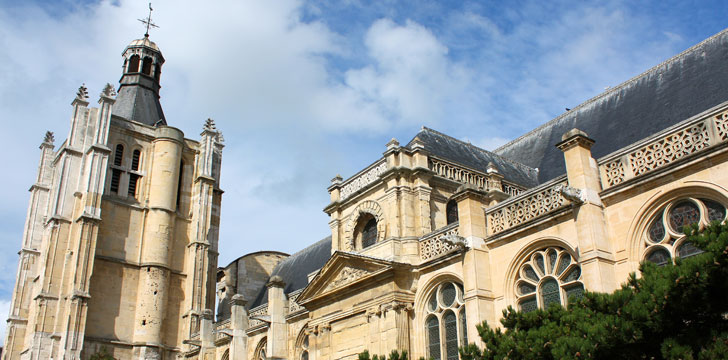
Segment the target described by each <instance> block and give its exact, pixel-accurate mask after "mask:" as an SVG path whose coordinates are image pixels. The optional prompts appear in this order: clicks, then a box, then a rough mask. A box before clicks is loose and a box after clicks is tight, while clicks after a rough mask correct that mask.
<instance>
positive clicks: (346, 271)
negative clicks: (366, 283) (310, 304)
mask: <svg viewBox="0 0 728 360" xmlns="http://www.w3.org/2000/svg"><path fill="white" fill-rule="evenodd" d="M395 264H396V263H395V262H393V261H388V260H383V259H377V258H373V257H369V256H364V255H359V254H354V253H349V252H341V251H337V252H335V253H334V255H332V256H331V258H330V259H329V261H327V262H326V264H324V266H323V267H322V268H321V270H320V271H319V272H318V274H316V276H315V277H314V278H313V279H312V280H311V282H310V283H309V284H308V286H306V287H305V288H304V289H303V291H302V292H301V295H300V296H299V297H298V299H296V301H297V302H298V303H305V302H307V301H309V300H312V299H315V298H319V297H321V296H323V295H326V294H329V293H333V292H338V291H340V290H342V289H347V288H351V286H352V285H354V284H357V283H359V282H361V281H363V280H365V279H369V278H371V277H374V276H376V275H378V274H381V273H383V272H387V271H389V270H391V269H392V268H393V266H394V265H395Z"/></svg>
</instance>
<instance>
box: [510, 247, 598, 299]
mask: <svg viewBox="0 0 728 360" xmlns="http://www.w3.org/2000/svg"><path fill="white" fill-rule="evenodd" d="M515 284H516V285H515V286H516V289H515V291H516V298H517V303H518V307H519V309H520V310H521V311H524V312H529V311H533V310H536V309H538V308H546V307H548V306H549V305H550V304H559V305H565V304H567V303H568V302H569V300H570V299H578V298H581V297H582V296H583V295H584V284H583V283H582V282H581V267H580V266H579V264H578V263H577V262H576V260H575V259H574V258H573V257H572V256H571V255H570V254H569V253H568V252H567V251H566V250H564V249H563V248H560V247H555V246H554V247H549V248H546V249H543V250H539V251H535V252H533V253H532V254H531V256H529V257H528V258H527V259H526V260H525V261H524V262H523V263H522V264H521V266H520V267H519V269H518V279H517V280H516V283H515Z"/></svg>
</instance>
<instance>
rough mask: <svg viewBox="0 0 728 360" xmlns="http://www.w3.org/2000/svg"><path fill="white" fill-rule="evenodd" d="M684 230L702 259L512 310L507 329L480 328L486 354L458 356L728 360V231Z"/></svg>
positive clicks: (472, 351)
mask: <svg viewBox="0 0 728 360" xmlns="http://www.w3.org/2000/svg"><path fill="white" fill-rule="evenodd" d="M684 230H685V233H686V234H688V239H687V240H688V241H690V242H691V243H693V245H695V246H696V247H698V248H699V249H701V250H703V251H704V253H702V254H700V255H697V256H693V257H690V258H687V259H676V261H675V265H671V264H669V265H666V266H663V267H658V266H656V265H655V264H652V263H649V262H645V263H643V264H642V265H640V272H641V274H642V276H641V277H640V278H637V276H635V274H631V275H630V277H629V279H628V281H627V283H626V284H624V285H623V286H622V288H621V289H619V290H617V291H615V292H614V293H612V294H602V293H594V292H587V293H586V294H585V295H584V297H583V298H582V299H580V300H577V301H573V300H572V302H571V303H570V304H569V306H568V309H567V308H564V307H561V306H559V305H555V304H552V305H551V306H550V307H549V308H548V309H539V310H535V311H532V312H528V313H523V312H519V311H515V310H514V309H513V308H512V307H508V308H507V309H506V310H504V311H503V319H502V320H501V323H502V324H503V328H502V329H500V328H499V329H491V328H490V327H488V325H487V323H485V322H484V323H483V324H482V325H479V326H478V333H479V335H480V337H481V339H482V340H483V342H484V343H485V345H486V347H485V349H479V348H478V347H477V346H475V345H474V344H470V345H468V346H465V347H463V348H461V349H460V354H461V358H462V359H463V360H475V359H573V358H589V359H612V358H621V359H723V358H728V225H721V224H718V223H714V224H712V225H710V226H709V227H708V228H706V229H705V230H704V231H703V232H702V233H701V232H698V228H697V226H693V227H686V228H685V229H684Z"/></svg>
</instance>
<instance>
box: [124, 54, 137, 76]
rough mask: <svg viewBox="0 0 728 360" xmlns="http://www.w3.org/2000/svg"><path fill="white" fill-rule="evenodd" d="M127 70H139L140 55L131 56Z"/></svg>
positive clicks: (130, 71)
mask: <svg viewBox="0 0 728 360" xmlns="http://www.w3.org/2000/svg"><path fill="white" fill-rule="evenodd" d="M126 72H127V73H135V72H139V55H132V56H131V58H129V67H128V68H127V69H126Z"/></svg>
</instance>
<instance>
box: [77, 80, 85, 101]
mask: <svg viewBox="0 0 728 360" xmlns="http://www.w3.org/2000/svg"><path fill="white" fill-rule="evenodd" d="M86 99H88V89H87V88H86V83H83V84H81V86H80V87H79V88H78V92H77V93H76V100H81V101H86Z"/></svg>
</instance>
